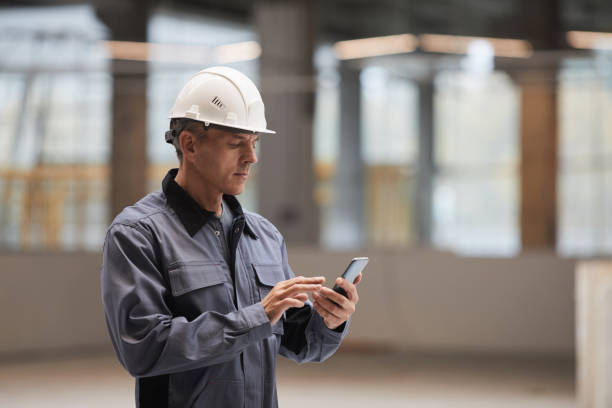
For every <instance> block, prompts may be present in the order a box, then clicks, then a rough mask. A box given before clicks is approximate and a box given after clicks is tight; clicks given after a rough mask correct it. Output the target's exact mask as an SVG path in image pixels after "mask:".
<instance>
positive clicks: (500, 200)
mask: <svg viewBox="0 0 612 408" xmlns="http://www.w3.org/2000/svg"><path fill="white" fill-rule="evenodd" d="M435 86H436V93H435V110H434V115H435V119H434V120H435V125H434V129H435V138H434V143H435V149H434V151H435V163H436V168H437V175H436V178H435V181H434V197H433V201H434V206H433V241H434V245H435V246H437V247H440V248H445V249H451V250H453V251H456V252H459V253H463V254H469V255H489V256H490V255H493V256H509V255H513V254H515V253H516V252H517V251H518V250H519V248H520V241H519V239H520V238H519V235H520V232H519V221H518V211H519V192H518V188H519V179H518V160H519V106H520V105H519V91H518V89H517V87H516V86H515V85H514V84H513V83H512V82H511V80H510V78H509V77H508V76H507V75H506V74H504V73H502V72H491V73H482V72H464V71H452V72H443V73H441V74H439V75H438V76H437V78H436V82H435Z"/></svg>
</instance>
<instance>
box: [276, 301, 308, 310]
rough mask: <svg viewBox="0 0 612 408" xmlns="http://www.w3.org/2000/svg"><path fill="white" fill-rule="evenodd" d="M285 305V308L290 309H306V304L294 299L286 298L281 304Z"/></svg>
mask: <svg viewBox="0 0 612 408" xmlns="http://www.w3.org/2000/svg"><path fill="white" fill-rule="evenodd" d="M280 303H281V304H282V305H283V308H284V309H285V310H286V309H289V308H290V307H298V308H299V307H304V302H302V301H300V300H298V299H294V298H285V299H283V300H281V302H280Z"/></svg>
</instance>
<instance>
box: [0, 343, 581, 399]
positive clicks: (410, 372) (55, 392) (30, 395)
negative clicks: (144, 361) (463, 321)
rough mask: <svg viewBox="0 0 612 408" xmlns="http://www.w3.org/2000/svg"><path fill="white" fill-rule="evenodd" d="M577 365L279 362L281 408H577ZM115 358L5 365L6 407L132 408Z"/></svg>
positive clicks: (385, 357)
mask: <svg viewBox="0 0 612 408" xmlns="http://www.w3.org/2000/svg"><path fill="white" fill-rule="evenodd" d="M573 371H574V368H573V365H572V364H571V363H570V362H567V361H559V360H546V359H539V358H538V359H533V358H532V359H530V358H520V359H519V358H499V357H497V358H483V357H477V358H476V357H471V358H468V357H452V356H446V357H440V356H437V357H427V356H422V355H421V356H415V355H406V354H391V353H389V354H382V353H381V354H358V353H348V352H344V353H341V352H340V353H337V354H336V355H335V356H334V357H332V359H331V360H329V361H327V362H325V363H323V364H306V365H302V366H297V365H296V364H294V363H293V362H290V361H287V360H285V359H279V361H278V376H277V377H278V393H279V403H280V406H281V407H292V408H302V407H304V408H305V407H309V408H310V407H313V406H315V407H316V406H318V407H327V406H330V407H331V406H333V407H334V408H344V407H410V408H459V407H461V408H464V407H466V408H467V407H470V408H480V407H483V408H484V407H487V408H493V407H495V408H497V407H499V408H511V407H512V408H515V407H521V408H536V407H538V408H539V407H542V408H544V407H555V408H565V407H575V406H576V404H575V398H574V374H573ZM133 401H134V396H133V380H132V378H131V377H130V376H129V375H127V374H126V373H125V372H124V371H123V369H122V368H121V366H120V365H119V364H118V363H117V362H116V360H115V358H114V356H111V355H106V354H104V355H97V356H83V357H72V358H64V359H48V358H47V359H45V360H38V361H12V362H7V361H5V362H3V363H0V407H2V408H17V407H19V408H23V407H41V408H45V407H49V408H51V407H53V408H55V407H63V408H66V407H85V406H86V407H89V408H97V407H105V408H108V407H114V408H121V407H133V406H134V403H133Z"/></svg>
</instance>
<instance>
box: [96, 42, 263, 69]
mask: <svg viewBox="0 0 612 408" xmlns="http://www.w3.org/2000/svg"><path fill="white" fill-rule="evenodd" d="M103 43H104V45H105V46H106V47H107V48H108V50H109V52H110V57H111V58H112V59H117V60H129V61H154V62H168V63H178V64H210V63H211V62H215V63H219V64H229V63H232V62H241V61H249V60H253V59H256V58H258V57H259V56H260V55H261V47H260V45H259V43H257V42H256V41H245V42H239V43H234V44H226V45H220V46H217V47H214V48H211V47H209V46H206V45H185V44H160V43H146V42H133V41H103Z"/></svg>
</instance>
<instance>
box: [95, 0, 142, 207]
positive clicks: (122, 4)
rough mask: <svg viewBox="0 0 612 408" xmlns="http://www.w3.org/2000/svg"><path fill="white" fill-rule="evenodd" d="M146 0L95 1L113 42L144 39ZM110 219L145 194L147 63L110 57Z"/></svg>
mask: <svg viewBox="0 0 612 408" xmlns="http://www.w3.org/2000/svg"><path fill="white" fill-rule="evenodd" d="M148 10H149V8H148V2H147V1H136V0H130V1H119V0H112V1H105V2H102V1H100V2H98V15H99V16H100V17H101V19H102V20H103V21H104V23H105V24H106V25H107V26H108V27H109V29H110V36H111V39H112V40H115V41H137V42H145V41H146V40H147V21H148V14H149V13H148ZM111 69H112V75H113V96H112V115H113V118H112V120H113V126H112V150H111V152H112V156H111V160H110V170H111V171H110V174H111V176H110V185H111V187H110V190H111V194H110V195H111V207H110V208H111V214H110V215H111V218H112V217H114V216H115V215H117V214H118V213H119V212H120V211H121V210H122V209H123V208H124V207H126V206H128V205H131V204H133V203H134V202H136V201H138V200H139V199H140V198H142V197H143V196H144V195H145V193H146V170H147V138H146V131H147V120H146V119H147V63H146V62H142V61H126V60H113V61H112V63H111Z"/></svg>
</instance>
